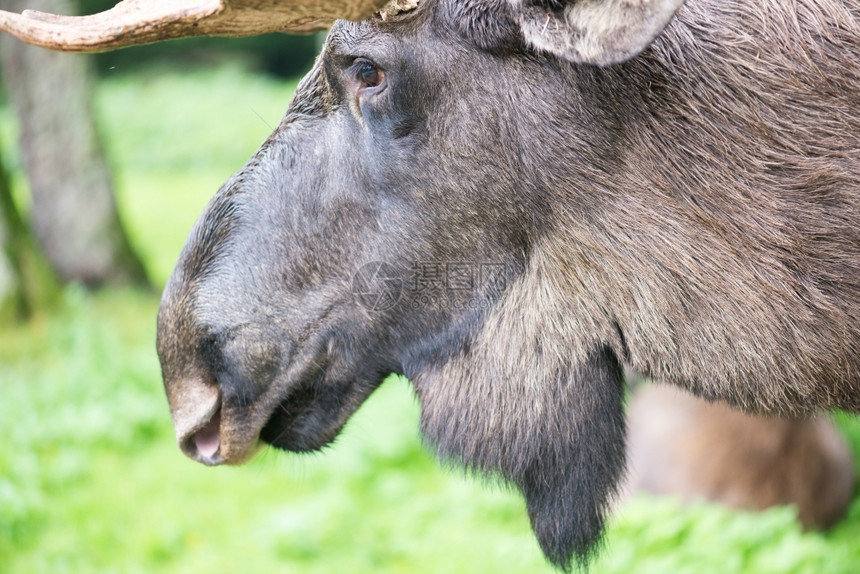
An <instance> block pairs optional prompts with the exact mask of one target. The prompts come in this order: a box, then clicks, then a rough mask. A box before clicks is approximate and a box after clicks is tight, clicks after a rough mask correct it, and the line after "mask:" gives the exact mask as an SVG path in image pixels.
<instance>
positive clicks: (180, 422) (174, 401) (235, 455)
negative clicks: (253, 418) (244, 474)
mask: <svg viewBox="0 0 860 574" xmlns="http://www.w3.org/2000/svg"><path fill="white" fill-rule="evenodd" d="M171 390H172V391H173V392H170V393H168V401H169V402H170V414H171V417H172V419H173V428H174V430H175V431H176V441H177V443H178V444H179V448H180V449H181V450H182V452H184V453H185V454H186V455H187V456H188V457H190V458H192V459H194V460H196V461H198V462H201V463H203V464H206V465H210V466H211V465H217V464H241V463H243V462H245V461H247V460H248V459H250V458H252V457H253V456H254V454H256V452H257V450H258V449H259V442H260V441H259V433H257V434H256V435H252V436H248V434H247V433H241V432H236V429H235V425H232V424H230V422H229V420H228V419H227V418H226V417H225V416H223V414H222V411H223V409H224V406H223V401H222V398H221V391H220V390H219V388H218V387H217V385H215V384H210V383H208V382H206V381H205V380H204V379H201V378H191V379H186V380H183V381H178V382H176V383H174V384H173V385H171Z"/></svg>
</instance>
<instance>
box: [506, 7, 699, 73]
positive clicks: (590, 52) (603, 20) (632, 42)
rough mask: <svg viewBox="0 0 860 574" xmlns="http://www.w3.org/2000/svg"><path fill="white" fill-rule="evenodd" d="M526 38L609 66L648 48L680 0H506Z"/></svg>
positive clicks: (548, 48)
mask: <svg viewBox="0 0 860 574" xmlns="http://www.w3.org/2000/svg"><path fill="white" fill-rule="evenodd" d="M510 2H511V5H512V7H513V11H514V12H515V13H516V14H517V18H518V20H519V24H520V29H521V30H522V35H523V38H524V39H525V41H526V42H527V43H528V44H529V45H530V46H532V47H534V48H537V49H539V50H544V51H546V52H549V53H551V54H555V55H556V56H559V57H562V58H565V59H567V60H570V61H572V62H577V63H581V64H596V65H600V66H608V65H611V64H617V63H620V62H624V61H626V60H629V59H630V58H632V57H634V56H636V55H637V54H639V52H641V51H642V50H644V49H645V48H647V47H648V46H649V45H650V44H651V42H652V41H653V40H654V38H656V37H657V36H658V35H659V34H660V32H662V31H663V29H664V28H665V27H666V25H667V24H668V23H669V22H670V21H671V20H672V17H673V16H674V15H675V12H676V11H677V10H678V8H680V7H681V5H682V4H683V3H684V0H567V1H565V0H510Z"/></svg>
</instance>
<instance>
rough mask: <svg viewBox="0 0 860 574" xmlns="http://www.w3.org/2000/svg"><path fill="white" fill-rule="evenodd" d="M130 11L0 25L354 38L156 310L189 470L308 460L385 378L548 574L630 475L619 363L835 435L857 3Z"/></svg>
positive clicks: (202, 224) (76, 44)
mask: <svg viewBox="0 0 860 574" xmlns="http://www.w3.org/2000/svg"><path fill="white" fill-rule="evenodd" d="M143 4H146V3H144V2H130V1H128V0H127V1H126V2H123V3H121V4H120V6H119V7H118V9H119V10H120V12H119V13H114V14H111V13H107V14H106V15H102V16H94V17H89V18H91V20H82V21H80V20H66V19H56V18H54V17H50V18H49V17H47V16H37V15H33V14H30V15H29V16H28V15H26V14H25V16H11V15H5V14H4V15H2V16H0V26H5V27H6V28H7V29H11V30H12V31H13V32H17V33H19V34H21V35H29V37H30V38H31V39H34V41H41V42H43V43H53V45H54V46H60V47H63V48H64V49H72V50H92V49H105V48H114V47H118V46H120V45H123V44H132V43H139V42H145V41H151V40H153V39H157V38H162V37H174V36H178V35H189V34H197V33H203V34H234V35H235V34H245V33H259V32H262V31H270V30H272V29H294V30H295V29H301V30H307V29H310V28H313V27H314V26H317V25H320V24H327V23H329V22H330V21H331V18H332V17H333V15H335V14H341V15H344V16H346V17H350V18H354V19H359V18H365V19H364V20H361V21H360V22H352V21H344V20H340V21H337V22H335V23H334V25H333V27H332V29H331V32H330V33H329V35H328V38H327V40H326V43H325V46H324V48H323V51H322V54H321V55H320V57H319V59H318V60H317V62H316V64H315V66H314V67H313V69H312V70H311V71H310V73H309V74H308V75H307V76H306V77H305V79H304V80H303V81H302V82H301V84H300V85H299V87H298V89H297V91H296V95H295V97H294V99H293V101H292V103H290V105H289V107H288V109H287V112H286V115H285V117H284V118H283V120H282V121H281V123H280V125H279V126H278V127H277V129H276V130H275V131H274V133H272V135H271V136H270V137H269V138H268V139H267V140H266V141H265V142H264V143H263V145H262V147H261V148H260V149H259V150H258V151H257V152H256V154H254V156H253V157H252V158H251V160H250V161H249V162H248V163H247V165H245V166H244V167H243V168H242V169H241V170H240V171H239V172H238V173H237V174H236V175H234V176H233V177H232V178H231V179H230V180H229V181H228V182H227V183H226V184H225V185H224V186H223V187H222V189H221V190H220V191H219V192H218V193H217V194H216V195H215V197H214V198H213V199H212V201H211V202H210V204H209V206H208V207H207V208H206V210H205V211H204V213H203V214H202V216H201V217H200V219H199V221H198V222H197V224H196V225H195V227H194V229H193V230H192V232H191V235H190V237H189V239H188V242H187V243H186V245H185V248H184V249H183V251H182V254H181V255H180V258H179V262H178V263H177V266H176V269H175V271H174V273H173V276H172V277H171V279H170V281H169V282H168V285H167V287H166V289H165V291H164V295H163V300H162V305H161V310H160V312H159V320H158V322H159V328H158V352H159V357H160V359H161V364H162V369H163V376H164V383H165V388H166V390H167V395H168V399H169V402H170V408H171V413H172V416H173V421H174V425H175V429H176V433H177V438H178V441H179V445H180V447H181V448H182V450H183V451H184V452H185V453H186V454H187V455H188V456H190V457H192V458H194V459H195V460H198V461H200V462H203V463H205V464H224V463H226V464H238V463H241V462H244V461H246V460H248V459H249V458H250V457H252V456H253V455H254V453H255V452H256V451H257V449H258V447H259V446H260V445H261V444H269V445H272V446H274V447H276V448H280V449H284V450H289V451H308V450H314V449H318V448H320V447H322V446H324V445H325V444H327V443H328V442H330V441H331V440H333V439H334V437H335V436H336V435H337V434H338V432H339V431H340V430H341V428H342V427H343V426H344V424H345V423H346V421H347V419H348V418H349V416H350V415H351V414H352V413H353V412H354V411H355V410H356V409H357V408H358V407H359V405H361V404H362V402H363V401H364V400H365V399H366V398H367V397H368V396H369V395H370V394H371V393H372V392H373V390H374V389H375V388H376V387H377V386H378V385H379V384H380V382H381V381H382V379H383V378H384V377H385V376H386V375H387V374H389V373H392V372H398V373H403V374H405V375H406V376H407V377H409V379H410V380H411V381H412V382H413V384H414V387H415V390H416V393H417V395H418V397H419V399H420V402H421V406H422V415H421V430H422V432H423V434H424V436H425V437H426V439H427V441H428V444H430V445H432V447H433V448H434V449H435V450H436V451H437V453H438V455H439V457H440V458H441V459H443V460H450V461H453V462H455V463H459V464H461V465H463V466H465V467H466V468H469V469H471V470H474V471H476V472H480V473H489V474H493V475H497V476H500V477H502V478H503V479H504V480H506V481H508V482H509V483H510V484H512V485H514V486H515V487H516V488H517V489H519V491H520V492H522V494H523V496H524V497H525V500H526V502H527V506H528V512H529V515H530V518H531V521H532V526H533V528H534V530H535V533H536V535H537V538H538V540H539V542H540V544H541V547H542V548H543V550H544V552H545V553H546V555H547V557H548V558H549V559H550V560H551V561H552V562H553V563H554V564H556V565H558V566H559V567H561V568H569V567H570V566H571V564H572V562H573V561H574V560H579V561H580V562H584V561H585V560H586V559H587V557H588V556H589V553H590V552H591V551H592V549H593V548H594V547H595V544H596V543H597V542H598V541H599V540H600V537H601V533H602V529H603V520H604V516H605V513H606V509H607V508H608V506H609V504H610V503H611V500H612V498H613V496H614V493H615V490H616V488H617V485H618V484H619V482H620V481H621V476H622V474H623V472H624V465H625V461H624V456H625V455H624V451H625V448H624V442H625V420H624V409H623V396H624V392H623V368H622V366H623V365H629V366H631V367H633V368H634V369H636V370H638V371H640V372H643V373H647V374H649V375H651V376H652V377H653V378H655V379H657V380H660V381H663V382H667V383H672V384H676V385H679V386H683V387H685V388H687V389H689V390H692V391H693V392H695V393H696V394H698V395H699V396H702V397H705V398H709V399H723V400H726V401H728V402H731V403H733V404H735V405H737V406H739V407H742V408H744V409H746V410H748V411H755V412H768V413H780V414H803V413H807V412H810V411H811V410H813V409H817V408H828V407H842V408H847V409H851V410H855V411H856V410H858V409H860V321H858V318H860V152H858V150H860V140H858V134H860V112H858V110H860V90H858V89H857V88H858V86H860V24H858V22H860V9H858V8H857V7H856V6H852V5H844V4H843V3H840V2H835V1H832V0H824V1H822V2H819V4H820V6H818V5H817V6H805V5H804V6H803V7H802V9H800V8H798V12H797V13H796V14H795V13H793V12H792V10H794V9H795V8H794V7H793V3H783V2H780V1H779V0H768V1H767V2H765V3H764V7H763V6H762V4H761V3H758V2H739V3H732V5H731V6H725V5H723V3H721V2H718V1H712V0H699V1H692V0H691V2H690V3H689V4H687V5H686V6H683V7H682V6H681V4H682V0H651V1H647V0H604V1H598V0H593V1H591V0H589V1H585V0H581V1H569V2H566V1H563V0H552V1H549V0H547V1H533V0H421V1H420V3H417V2H414V1H410V0H397V1H396V2H394V3H392V4H389V5H387V6H385V7H381V6H380V5H379V3H378V2H377V3H374V2H370V1H366V2H355V3H352V4H350V3H347V2H330V3H329V4H324V3H320V4H319V5H313V6H311V7H307V6H300V5H298V4H294V3H293V2H282V3H276V2H269V3H267V2H248V3H247V5H246V4H245V3H243V2H238V1H235V2H226V1H225V2H200V3H199V4H198V3H193V4H194V6H193V7H191V4H192V3H189V6H188V7H185V6H183V7H182V8H181V9H176V10H173V8H170V9H171V10H173V12H172V13H170V14H165V10H166V8H165V7H166V6H168V3H154V4H155V5H156V6H160V7H161V8H160V9H159V10H155V11H149V9H148V8H139V5H143ZM169 4H170V6H173V5H174V4H175V3H169ZM788 4H791V6H789V5H788ZM162 5H163V6H162ZM765 8H767V9H765ZM380 9H381V11H379V12H375V11H377V10H380ZM138 12H140V14H138ZM269 14H271V16H269ZM129 19H133V20H135V21H134V23H129V22H130V20H129ZM118 21H119V22H122V25H121V26H120V25H117V26H114V25H113V24H112V23H113V22H118ZM22 30H23V32H22ZM116 30H119V32H118V33H117V32H116ZM780 38H782V39H783V40H784V41H781V40H780ZM789 40H790V41H789Z"/></svg>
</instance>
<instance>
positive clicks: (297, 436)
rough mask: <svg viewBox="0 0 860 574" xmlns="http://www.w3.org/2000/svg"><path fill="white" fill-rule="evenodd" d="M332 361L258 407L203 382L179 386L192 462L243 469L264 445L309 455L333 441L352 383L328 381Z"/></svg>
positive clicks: (177, 407) (182, 439) (175, 409)
mask: <svg viewBox="0 0 860 574" xmlns="http://www.w3.org/2000/svg"><path fill="white" fill-rule="evenodd" d="M327 366H328V365H327V362H326V360H325V359H324V360H322V361H321V360H319V359H318V358H315V359H312V360H310V361H308V362H306V363H305V368H304V369H302V370H301V371H300V373H301V374H300V375H299V376H297V377H290V376H288V375H289V374H287V376H285V378H284V380H291V381H294V382H292V383H290V384H288V385H273V388H272V389H270V392H267V393H266V394H264V395H263V396H262V397H260V398H259V399H258V400H257V401H255V402H254V403H252V404H250V405H249V404H241V402H240V401H239V400H238V398H237V397H232V396H225V395H224V394H223V393H222V391H221V390H220V389H219V387H218V385H217V384H214V383H210V382H207V381H204V380H200V379H191V380H185V381H180V382H177V383H175V385H174V386H173V387H174V388H173V389H171V392H170V393H169V398H170V399H171V400H170V403H171V407H172V409H171V414H172V416H173V423H174V428H175V430H176V436H177V442H178V443H179V447H180V449H181V450H182V452H183V453H185V454H186V455H187V456H188V457H189V458H191V459H193V460H196V461H198V462H200V463H202V464H205V465H208V466H214V465H219V464H230V465H238V464H242V463H244V462H246V461H248V460H250V459H251V458H253V456H254V455H255V454H256V453H257V452H258V451H259V450H260V447H261V446H262V445H263V444H269V445H271V446H273V447H275V448H278V449H280V450H286V451H292V452H308V451H313V450H318V449H320V448H322V447H323V446H325V445H326V444H328V443H329V442H331V441H332V440H333V439H334V438H335V437H336V436H337V434H338V433H339V432H340V430H341V428H342V427H343V424H344V423H345V419H346V418H347V417H346V416H344V414H343V412H344V410H349V409H345V408H344V407H345V405H347V404H348V403H350V402H351V401H349V400H347V399H346V397H347V395H349V391H350V390H351V388H352V386H353V385H352V384H351V383H350V382H332V381H329V380H327V373H328V370H327Z"/></svg>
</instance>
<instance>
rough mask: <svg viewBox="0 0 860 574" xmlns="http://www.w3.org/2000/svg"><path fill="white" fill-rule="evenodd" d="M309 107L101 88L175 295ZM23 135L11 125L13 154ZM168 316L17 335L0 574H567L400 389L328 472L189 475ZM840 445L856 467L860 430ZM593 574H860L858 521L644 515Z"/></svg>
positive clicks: (81, 304) (107, 319)
mask: <svg viewBox="0 0 860 574" xmlns="http://www.w3.org/2000/svg"><path fill="white" fill-rule="evenodd" d="M293 88H294V84H293V83H278V82H275V81H272V80H267V79H264V78H260V77H256V76H252V75H249V74H247V73H245V72H242V71H240V70H239V69H237V68H231V67H225V68H223V69H220V70H215V71H196V72H193V73H189V72H187V71H185V72H174V73H170V72H151V73H148V74H145V75H138V76H133V77H117V78H109V79H107V80H105V81H103V82H102V84H101V85H100V87H99V92H98V106H97V109H98V114H99V119H100V121H101V126H102V129H103V131H104V134H105V137H106V140H107V143H108V149H109V150H110V156H111V160H112V162H113V164H114V167H115V169H116V174H117V180H118V184H119V191H118V195H119V201H120V205H121V209H122V213H123V217H124V219H125V222H126V224H127V226H128V228H129V230H130V232H131V234H132V236H133V241H134V243H135V245H136V247H137V248H138V249H139V250H140V251H141V253H143V254H144V256H145V258H146V262H147V265H148V268H149V270H150V273H151V275H152V277H153V279H154V280H155V282H156V283H157V284H159V285H161V284H163V282H164V281H165V280H166V278H167V276H168V275H169V273H170V269H171V267H172V265H173V263H174V261H175V259H176V257H177V254H178V252H179V249H180V247H181V245H182V243H183V241H184V238H185V235H186V233H187V232H188V230H189V229H190V227H191V224H192V223H193V221H194V219H195V217H196V215H197V214H198V213H199V211H200V210H201V209H202V207H203V205H204V204H205V202H206V201H207V199H208V198H209V197H210V196H211V195H212V194H213V193H214V192H215V191H216V190H217V188H218V186H219V185H220V183H221V182H222V181H223V180H225V179H226V178H227V177H228V176H229V175H230V173H232V172H233V171H235V170H236V169H238V168H239V167H240V166H241V165H242V163H243V162H244V161H245V159H246V158H247V157H249V156H250V154H251V153H253V151H254V150H255V149H256V147H257V146H258V145H259V143H260V142H262V140H263V139H264V138H265V137H266V136H267V135H268V133H269V132H270V131H271V129H272V128H273V126H275V125H276V124H277V122H278V121H279V119H280V116H281V114H282V112H283V110H284V108H285V107H286V104H287V102H288V100H289V96H290V93H291V91H292V90H293ZM13 133H14V126H13V123H12V122H11V120H10V118H9V114H8V111H7V112H2V110H0V136H2V138H3V139H4V143H5V145H4V149H6V150H8V149H10V143H11V142H10V139H11V138H12V137H13ZM17 181H18V183H19V185H20V183H21V179H20V178H17ZM24 195H25V194H24V191H23V190H19V196H20V197H24ZM157 305H158V298H157V296H156V295H154V294H152V293H144V292H137V291H132V290H114V291H103V292H100V293H96V294H89V293H86V292H84V291H82V290H80V289H78V288H75V287H70V288H68V289H67V290H66V292H65V296H64V301H63V304H62V306H61V308H59V309H57V310H55V311H52V312H50V313H43V314H41V315H39V316H38V317H36V318H35V319H34V320H33V321H31V322H29V323H28V324H26V325H18V326H15V325H0V574H19V573H20V574H36V573H42V572H44V573H65V572H69V573H89V572H93V573H112V572H117V573H126V572H128V573H134V572H141V573H147V574H149V573H154V572H157V573H189V574H193V573H202V572H206V573H207V574H219V573H225V574H227V573H231V574H232V573H236V572H250V573H275V572H283V573H343V572H357V573H428V574H429V573H448V572H451V573H459V572H461V573H482V572H495V573H526V572H527V573H540V572H547V573H548V572H552V569H550V568H549V567H548V566H547V565H546V564H545V562H544V560H543V558H542V556H541V554H540V552H539V550H538V548H537V545H536V543H535V542H534V540H533V538H532V535H531V532H530V530H529V526H528V520H527V518H526V516H525V511H524V506H523V503H522V502H521V500H520V499H519V497H517V496H516V495H514V494H512V493H510V492H507V491H505V490H503V489H500V488H498V487H497V486H494V485H492V484H486V483H483V482H481V481H479V480H475V479H472V478H468V477H464V476H462V475H461V473H459V472H457V471H451V470H445V469H440V468H439V466H438V465H437V464H436V463H435V462H434V461H433V460H432V459H431V458H430V457H429V456H428V455H427V454H426V453H425V452H424V450H423V449H422V447H421V443H420V440H419V437H418V435H417V417H418V406H417V404H416V401H415V399H414V397H413V396H412V394H411V390H410V388H409V385H408V383H407V382H406V381H404V380H403V379H400V378H396V377H395V378H391V379H390V380H388V381H387V382H386V383H385V384H384V385H383V386H382V388H381V389H380V390H379V391H378V392H377V393H376V394H375V395H374V396H373V397H372V398H371V400H370V401H369V402H368V403H367V404H366V405H365V407H363V408H362V410H361V411H360V412H359V413H358V415H357V416H356V417H355V418H354V419H353V420H352V421H351V422H350V424H349V425H348V427H347V430H346V432H345V433H344V434H343V436H342V437H341V438H340V439H339V440H338V441H337V442H336V444H335V445H334V446H333V447H331V448H329V449H327V450H326V451H325V452H324V453H321V454H316V455H310V456H296V455H286V454H282V453H276V452H273V451H266V452H264V453H263V454H262V456H260V457H258V458H257V459H256V460H255V461H253V462H252V463H250V464H249V465H246V466H243V467H239V468H214V469H213V468H205V467H203V466H201V465H198V464H196V463H193V462H191V461H190V460H187V459H186V458H185V457H184V456H183V455H182V454H181V453H180V452H179V450H178V448H176V446H175V444H174V441H173V433H172V428H171V425H170V420H169V416H168V409H167V404H166V400H165V399H164V396H163V391H162V389H161V382H160V375H159V367H158V361H157V358H156V356H155V350H154V339H155V314H156V310H157ZM839 423H840V425H841V426H842V427H843V428H844V429H845V430H846V432H847V433H848V436H849V439H850V440H851V442H852V445H853V447H854V449H855V452H860V424H858V421H857V419H856V418H853V417H846V416H840V417H839ZM592 571H593V572H597V573H622V572H623V573H625V574H628V573H659V574H667V573H684V572H691V573H692V572H695V573H697V574H707V573H714V574H717V573H719V574H724V573H735V572H738V573H740V572H747V573H777V572H784V573H834V574H840V573H844V574H849V573H855V572H858V571H860V499H855V503H854V505H853V507H852V509H851V511H850V514H849V516H848V518H847V519H846V520H845V521H844V522H843V523H842V524H840V525H839V526H838V527H836V528H835V529H834V530H833V531H831V532H829V533H827V534H819V533H803V532H801V530H800V528H799V527H798V525H797V524H796V522H795V520H794V516H793V511H792V510H791V509H790V508H782V509H774V510H771V511H768V512H763V513H759V514H751V513H738V512H730V511H727V510H725V509H722V508H719V507H715V506H710V505H699V506H695V507H692V508H686V509H683V508H681V507H680V506H678V505H677V504H676V503H674V502H672V501H667V500H652V499H647V498H637V499H634V501H633V502H632V503H631V504H630V505H629V506H627V507H626V508H625V509H624V510H623V511H622V513H621V514H620V515H619V516H617V517H616V518H615V519H614V520H613V521H612V523H611V525H610V528H609V532H608V537H607V544H606V546H605V548H604V551H603V553H602V554H601V556H600V559H599V560H598V561H597V562H596V563H595V565H594V568H593V569H592Z"/></svg>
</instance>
